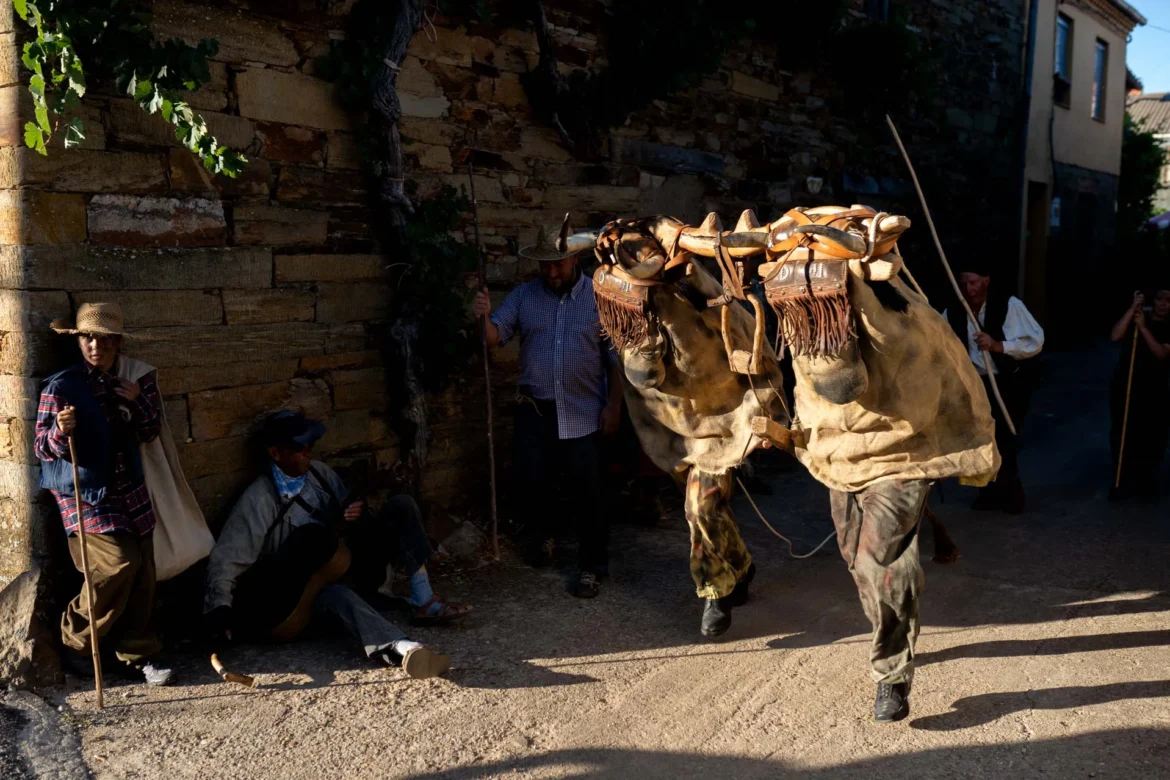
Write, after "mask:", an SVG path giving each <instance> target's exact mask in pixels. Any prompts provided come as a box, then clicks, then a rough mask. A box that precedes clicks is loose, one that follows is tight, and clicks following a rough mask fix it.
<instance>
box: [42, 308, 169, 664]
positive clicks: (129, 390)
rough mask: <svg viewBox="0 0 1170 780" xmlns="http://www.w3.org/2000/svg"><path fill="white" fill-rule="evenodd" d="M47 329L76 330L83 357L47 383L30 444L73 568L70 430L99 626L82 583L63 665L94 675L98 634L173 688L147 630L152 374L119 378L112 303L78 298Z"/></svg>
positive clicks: (77, 559) (154, 419)
mask: <svg viewBox="0 0 1170 780" xmlns="http://www.w3.org/2000/svg"><path fill="white" fill-rule="evenodd" d="M52 329H53V330H54V331H56V332H57V333H62V334H71V335H76V336H77V343H78V346H79V347H80V348H81V355H82V357H83V358H84V360H83V361H82V362H80V363H78V364H76V365H74V366H71V367H70V368H67V369H65V370H64V371H62V372H60V373H58V374H54V375H53V376H51V377H49V378H48V380H46V382H45V388H44V390H43V391H42V392H41V398H40V405H39V407H38V409H37V425H36V437H35V442H34V446H35V450H36V454H37V457H38V458H39V459H40V460H41V461H42V465H41V486H42V487H44V488H47V489H48V490H49V491H50V492H52V494H53V497H54V498H55V499H56V500H57V506H58V508H59V509H60V510H61V519H62V520H63V521H64V523H65V531H66V533H67V534H68V535H69V553H70V555H71V556H72V557H73V563H74V565H75V566H76V567H77V569H78V570H79V571H80V570H81V568H82V565H81V543H80V538H79V537H78V535H77V534H78V532H79V529H78V524H77V503H76V502H77V497H76V493H77V486H75V485H74V484H73V464H72V463H71V462H70V460H69V457H70V456H69V437H70V436H74V435H75V438H74V448H75V451H76V453H77V461H78V463H77V467H78V472H79V476H80V479H81V486H80V487H81V498H82V499H83V513H84V524H85V526H84V528H85V532H86V533H88V534H90V536H89V537H88V540H89V542H88V546H89V563H90V572H89V576H90V578H91V580H92V583H93V592H94V605H93V606H94V609H93V614H94V615H95V618H94V620H95V622H96V626H95V625H91V624H90V622H89V617H88V615H89V612H88V604H87V603H86V597H85V591H84V589H83V590H82V593H81V594H80V595H78V596H77V597H76V598H74V599H73V601H71V602H70V603H69V607H68V609H67V610H66V611H65V614H64V615H63V616H62V617H61V641H62V642H63V643H64V645H65V653H64V662H65V666H66V669H67V670H69V671H72V672H76V673H78V674H79V675H86V674H92V667H90V665H89V660H88V657H89V655H90V653H91V651H90V642H91V639H92V636H93V633H94V631H96V632H97V635H98V637H99V638H100V639H103V640H108V649H109V650H111V651H112V652H113V654H114V655H115V656H116V657H117V660H118V661H120V662H121V663H119V664H115V665H114V668H115V669H120V670H126V671H129V669H130V668H133V669H137V670H138V672H139V673H140V674H141V675H142V676H143V677H145V679H146V682H147V683H148V684H150V685H170V684H172V683H174V681H175V674H174V672H173V671H172V670H171V669H170V668H169V667H168V666H166V665H165V664H162V663H160V662H159V660H158V658H157V656H158V653H159V651H160V650H161V649H162V643H161V642H160V641H159V638H158V634H157V633H156V632H155V628H154V591H155V579H156V577H155V562H154V552H153V531H154V528H155V513H154V508H153V507H152V505H151V500H150V495H149V494H148V492H147V489H146V483H145V480H144V478H143V468H142V459H141V456H140V451H139V445H140V443H142V442H150V441H153V440H154V439H156V438H157V437H158V435H159V431H160V429H161V427H162V423H163V416H162V399H161V398H160V396H159V392H158V386H157V385H156V383H155V380H154V376H153V374H152V373H147V374H146V375H144V376H142V377H141V378H140V379H138V380H137V381H130V380H128V379H120V378H118V376H117V375H116V374H117V364H118V362H119V356H118V351H119V349H120V348H121V346H122V337H123V336H124V335H125V330H124V327H123V321H122V309H121V307H119V306H118V305H117V304H114V303H85V304H82V305H81V306H80V307H79V308H78V310H77V318H76V321H75V323H74V324H72V325H70V324H68V323H66V322H65V321H61V320H58V321H56V322H54V323H53V324H52Z"/></svg>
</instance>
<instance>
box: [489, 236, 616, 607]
mask: <svg viewBox="0 0 1170 780" xmlns="http://www.w3.org/2000/svg"><path fill="white" fill-rule="evenodd" d="M520 255H521V256H522V257H524V258H526V259H529V260H535V261H536V262H537V264H538V266H539V269H540V278H539V279H535V280H533V281H530V282H528V283H527V284H523V285H521V286H520V287H517V288H516V289H515V290H513V291H512V292H511V293H510V294H509V295H508V297H507V298H506V299H505V300H504V302H503V304H502V305H501V306H500V308H499V310H498V311H495V312H492V310H491V301H490V299H489V297H488V294H487V291H486V290H483V291H481V292H480V293H479V294H478V295H477V296H476V300H475V305H474V309H473V312H474V314H475V316H476V318H478V319H482V320H483V322H484V327H485V329H486V333H487V340H488V344H489V345H492V346H495V345H497V344H499V345H502V344H507V343H508V341H510V340H511V339H512V337H513V336H515V335H519V337H520V369H521V380H520V391H519V397H518V403H517V409H516V430H515V439H514V453H515V454H514V457H513V464H512V467H513V472H514V482H515V486H516V491H517V494H518V495H517V504H518V507H517V510H518V514H519V515H520V520H521V522H522V524H523V525H524V527H525V531H526V533H527V534H528V535H529V536H530V539H529V545H530V556H531V558H532V559H533V562H534V563H536V564H537V565H542V564H545V563H550V562H551V561H552V560H553V557H554V554H555V534H556V530H557V529H556V523H555V522H554V519H553V518H554V515H555V514H556V512H557V508H556V506H555V502H556V500H557V498H558V497H561V496H567V497H569V498H570V501H571V505H572V507H573V511H574V513H575V514H576V520H577V536H578V544H579V553H578V569H579V572H578V575H577V579H576V582H575V583H574V585H573V586H572V588H571V592H572V593H573V595H574V596H577V597H579V598H593V597H595V596H596V595H597V594H598V592H599V589H600V577H601V576H602V575H603V574H604V573H605V571H606V569H607V568H608V553H607V547H608V528H607V523H606V520H605V518H604V516H603V512H602V507H601V497H600V493H601V474H600V472H601V463H600V461H601V436H602V435H610V434H612V433H614V432H615V431H617V429H618V426H619V425H620V423H621V404H622V385H621V375H620V371H619V369H618V366H617V360H616V358H615V357H614V355H613V353H612V351H611V350H610V349H609V347H608V345H607V344H605V343H604V341H603V336H602V332H601V320H600V318H599V317H598V314H597V304H596V303H595V301H594V298H593V280H592V279H590V278H589V277H588V276H587V275H585V274H584V273H582V271H581V269H580V267H579V266H578V256H577V253H569V252H563V251H560V250H558V249H557V248H556V246H555V245H554V243H553V241H552V240H551V239H550V237H549V234H548V233H547V232H546V231H545V230H544V229H543V228H542V229H541V230H540V232H539V234H538V237H537V243H536V245H535V246H529V247H524V248H523V249H521V251H520ZM489 314H490V315H491V316H490V317H488V315H489ZM560 469H563V470H564V471H565V472H566V475H567V480H566V481H565V482H564V483H558V482H557V480H556V472H557V471H558V470H560Z"/></svg>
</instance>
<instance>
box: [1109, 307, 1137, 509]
mask: <svg viewBox="0 0 1170 780" xmlns="http://www.w3.org/2000/svg"><path fill="white" fill-rule="evenodd" d="M1140 330H1141V329H1140V328H1139V327H1138V326H1137V323H1136V322H1135V323H1134V326H1133V349H1131V350H1130V351H1129V379H1127V380H1126V381H1125V413H1124V414H1122V415H1121V441H1120V442H1119V443H1118V447H1117V476H1116V477H1114V479H1113V487H1114V488H1115V489H1116V488H1119V487H1121V459H1122V458H1123V457H1124V456H1125V429H1126V427H1128V426H1129V393H1130V391H1131V390H1133V364H1134V361H1136V360H1137V345H1138V333H1139V331H1140Z"/></svg>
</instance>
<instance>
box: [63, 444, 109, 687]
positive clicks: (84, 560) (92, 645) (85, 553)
mask: <svg viewBox="0 0 1170 780" xmlns="http://www.w3.org/2000/svg"><path fill="white" fill-rule="evenodd" d="M76 434H77V431H76V429H74V430H73V431H71V432H70V433H69V459H70V460H71V461H72V462H73V498H74V501H75V502H76V504H75V505H76V507H77V510H76V516H77V538H78V539H79V540H80V544H81V574H82V576H83V577H84V578H85V601H86V607H87V612H88V614H87V617H88V618H89V649H90V650H91V651H92V652H93V680H94V684H95V685H96V686H97V708H98V709H99V710H100V709H102V707H103V702H102V656H101V651H99V650H98V627H97V621H96V620H95V619H94V616H93V578H92V577H90V575H89V545H88V544H87V543H86V536H87V534H86V532H85V513H84V511H83V510H82V506H81V505H82V498H81V476H80V475H79V474H78V472H77V451H76V450H75V448H74V447H73V439H74V437H75V436H76Z"/></svg>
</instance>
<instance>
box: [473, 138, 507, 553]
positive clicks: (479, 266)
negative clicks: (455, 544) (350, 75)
mask: <svg viewBox="0 0 1170 780" xmlns="http://www.w3.org/2000/svg"><path fill="white" fill-rule="evenodd" d="M474 157H475V150H474V149H472V150H470V151H469V152H468V154H467V179H468V181H469V182H471V215H472V219H473V220H474V223H475V262H476V277H477V283H476V284H477V286H478V288H479V289H478V290H477V293H478V292H479V291H482V290H483V289H484V288H485V287H486V286H487V277H486V274H485V273H484V267H483V250H482V249H481V248H480V245H479V203H478V202H477V201H476V199H475V164H474V162H473V158H474ZM479 330H480V334H481V336H482V342H483V379H484V392H485V394H486V397H487V438H488V479H489V481H490V483H491V492H492V555H493V556H494V557H495V559H496V560H497V561H498V560H500V521H499V515H498V514H497V512H496V440H495V423H494V421H493V418H492V368H491V363H489V362H488V342H487V315H486V314H485V315H484V318H483V323H482V325H481V326H480V329H479Z"/></svg>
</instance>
